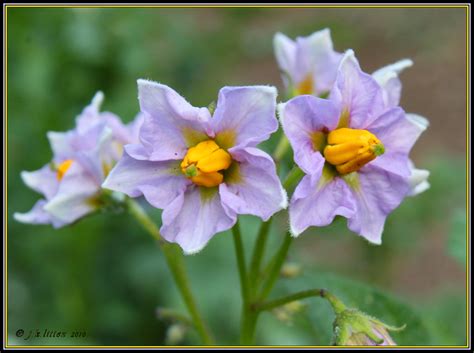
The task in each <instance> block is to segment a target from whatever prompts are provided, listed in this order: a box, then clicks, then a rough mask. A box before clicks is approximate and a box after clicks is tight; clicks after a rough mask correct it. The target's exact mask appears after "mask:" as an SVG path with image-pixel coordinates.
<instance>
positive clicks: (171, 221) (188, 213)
mask: <svg viewBox="0 0 474 353" xmlns="http://www.w3.org/2000/svg"><path fill="white" fill-rule="evenodd" d="M162 220H163V225H162V227H161V229H160V232H161V234H162V235H163V237H164V238H165V239H166V240H167V241H169V242H172V243H178V244H179V246H180V247H181V248H182V249H183V251H184V252H185V253H186V254H193V253H197V252H199V251H200V250H201V249H202V248H204V246H205V245H206V244H207V243H208V241H209V240H210V239H211V238H212V237H213V236H214V235H215V234H216V233H219V232H222V231H224V230H227V229H230V228H231V227H232V226H233V225H234V224H235V222H236V220H237V216H236V215H235V213H233V212H231V211H229V210H226V209H224V206H223V205H222V203H221V197H220V195H219V193H218V192H217V188H216V189H215V190H214V193H213V194H212V190H209V189H206V188H199V187H196V186H194V185H193V186H190V187H189V188H188V189H187V190H186V192H184V193H182V194H180V195H179V196H178V197H177V198H176V199H175V200H173V201H172V202H171V203H170V204H169V205H168V206H167V207H166V208H165V209H164V211H163V215H162Z"/></svg>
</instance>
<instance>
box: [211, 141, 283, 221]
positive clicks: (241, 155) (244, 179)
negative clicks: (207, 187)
mask: <svg viewBox="0 0 474 353" xmlns="http://www.w3.org/2000/svg"><path fill="white" fill-rule="evenodd" d="M229 152H231V154H232V158H233V159H234V160H235V161H237V162H238V163H236V165H235V167H234V168H236V170H235V171H234V173H235V174H234V175H232V177H231V178H228V179H230V180H226V178H224V183H223V184H220V186H219V193H220V195H221V198H222V202H223V203H224V204H225V205H226V206H227V207H228V208H229V209H231V210H233V211H234V212H235V213H237V214H251V215H254V216H257V217H260V218H262V219H263V220H264V221H267V220H268V219H269V218H270V217H271V216H272V215H273V214H274V213H276V212H278V211H280V210H281V209H284V208H286V206H287V204H288V201H287V196H286V191H285V190H284V189H283V186H282V185H281V183H280V179H279V178H278V176H277V174H276V167H275V163H274V162H273V160H272V159H271V157H270V156H269V155H268V154H266V153H265V152H263V151H261V150H259V149H257V148H253V147H248V148H245V149H236V148H234V149H232V150H230V151H229ZM231 168H232V167H231Z"/></svg>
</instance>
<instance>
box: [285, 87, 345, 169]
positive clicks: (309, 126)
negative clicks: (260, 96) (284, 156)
mask: <svg viewBox="0 0 474 353" xmlns="http://www.w3.org/2000/svg"><path fill="white" fill-rule="evenodd" d="M278 113H279V114H278V115H279V117H280V121H281V124H282V127H283V131H284V132H285V135H286V136H287V137H288V140H289V141H290V144H291V146H292V148H293V151H294V158H295V162H296V163H297V164H298V166H299V167H300V168H301V169H302V170H303V171H304V172H305V173H306V174H312V173H314V170H312V169H313V168H314V165H315V163H319V162H318V161H320V160H321V159H324V158H323V157H322V155H321V152H322V146H323V145H324V144H325V141H324V139H325V137H324V136H325V135H324V134H322V133H320V132H321V131H331V130H334V129H335V128H336V126H337V123H338V120H339V115H340V113H339V110H338V109H337V107H336V106H335V105H334V104H333V103H332V102H331V101H329V100H326V99H321V98H316V97H313V96H308V95H306V96H298V97H295V98H293V99H291V100H290V101H288V102H287V103H286V104H279V105H278ZM320 139H322V140H321V141H319V140H320ZM320 143H321V144H320Z"/></svg>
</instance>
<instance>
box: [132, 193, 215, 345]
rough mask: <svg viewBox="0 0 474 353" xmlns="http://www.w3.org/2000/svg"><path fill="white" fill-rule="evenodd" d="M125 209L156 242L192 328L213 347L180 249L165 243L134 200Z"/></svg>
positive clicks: (206, 343) (154, 225)
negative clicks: (163, 256) (185, 308)
mask: <svg viewBox="0 0 474 353" xmlns="http://www.w3.org/2000/svg"><path fill="white" fill-rule="evenodd" d="M126 203H127V209H128V211H129V212H130V213H131V214H132V216H134V217H135V219H136V220H137V221H138V223H140V224H141V225H142V227H143V228H144V229H145V230H146V231H147V232H148V233H149V234H150V235H151V236H152V237H153V238H154V239H155V240H157V241H158V245H159V246H160V249H161V251H162V252H163V254H164V255H165V259H166V263H167V264H168V267H169V268H170V270H171V273H172V275H173V279H174V281H175V283H176V285H177V287H178V289H179V291H180V293H181V296H182V298H183V300H184V302H185V304H186V307H187V308H188V311H189V314H190V315H191V318H192V321H193V324H194V327H195V328H196V330H197V332H198V334H199V336H200V337H201V339H202V341H203V343H204V344H205V345H213V344H214V339H213V338H212V335H211V333H210V331H209V329H208V327H207V326H206V324H205V322H204V320H203V319H202V317H201V314H200V313H199V310H198V308H197V305H196V301H195V299H194V296H193V294H192V291H191V287H190V285H189V280H188V278H187V275H186V270H185V268H184V261H183V254H182V252H181V249H180V248H179V247H178V246H177V245H176V244H172V243H168V242H165V241H164V240H163V238H162V237H161V235H160V231H159V229H158V227H157V226H156V224H155V223H154V222H153V221H152V220H151V219H150V217H149V216H148V214H147V213H146V212H145V210H144V209H143V208H142V207H141V206H140V205H139V204H138V203H137V202H135V201H134V200H132V199H128V200H127V201H126Z"/></svg>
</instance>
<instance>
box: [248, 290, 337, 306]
mask: <svg viewBox="0 0 474 353" xmlns="http://www.w3.org/2000/svg"><path fill="white" fill-rule="evenodd" d="M327 296H328V292H327V291H326V290H325V289H309V290H304V291H301V292H297V293H294V294H291V295H288V296H286V297H283V298H280V299H275V300H271V301H268V302H266V303H261V304H258V305H257V306H256V309H257V310H258V311H265V310H272V309H275V308H277V307H279V306H282V305H285V304H287V303H291V302H294V301H296V300H300V299H304V298H308V297H321V298H326V297H327Z"/></svg>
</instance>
